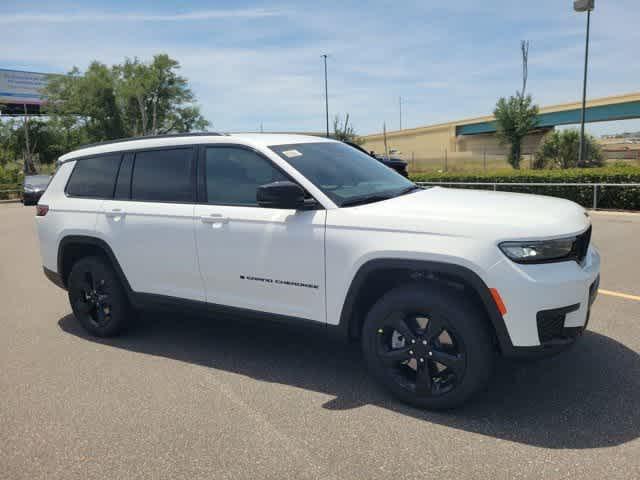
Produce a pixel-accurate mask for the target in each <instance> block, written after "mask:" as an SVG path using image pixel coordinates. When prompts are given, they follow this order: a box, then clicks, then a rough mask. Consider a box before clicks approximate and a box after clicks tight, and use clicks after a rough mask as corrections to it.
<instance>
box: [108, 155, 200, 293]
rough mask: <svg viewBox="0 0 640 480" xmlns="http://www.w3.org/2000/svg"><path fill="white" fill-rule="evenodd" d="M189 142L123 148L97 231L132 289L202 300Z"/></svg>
mask: <svg viewBox="0 0 640 480" xmlns="http://www.w3.org/2000/svg"><path fill="white" fill-rule="evenodd" d="M194 168H195V162H194V149H193V148H192V147H167V148H160V149H153V150H143V151H136V152H130V153H126V154H125V156H124V158H123V161H122V164H121V165H120V170H119V173H118V179H117V183H116V187H115V191H114V198H113V199H111V200H105V201H104V203H103V206H102V212H101V214H100V215H98V221H97V230H98V232H100V234H101V235H102V236H103V238H104V239H105V240H106V241H107V243H108V244H109V245H110V246H111V248H112V250H113V252H114V254H115V256H116V258H117V259H118V261H119V262H120V266H121V267H122V270H123V271H124V273H125V275H126V276H127V279H128V280H129V283H130V284H131V288H132V289H133V290H134V291H136V292H144V293H153V294H158V295H164V296H171V297H179V298H185V299H191V300H204V298H205V297H204V288H203V284H202V279H201V277H200V273H199V270H198V265H197V259H196V245H195V238H194V217H193V214H194V202H195V182H194V179H195V170H194Z"/></svg>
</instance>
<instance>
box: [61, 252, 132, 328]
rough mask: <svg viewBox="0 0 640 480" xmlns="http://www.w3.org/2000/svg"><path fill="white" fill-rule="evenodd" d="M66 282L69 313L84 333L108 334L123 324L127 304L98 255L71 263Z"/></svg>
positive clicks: (118, 284) (119, 288)
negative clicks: (71, 311)
mask: <svg viewBox="0 0 640 480" xmlns="http://www.w3.org/2000/svg"><path fill="white" fill-rule="evenodd" d="M67 283H68V285H67V287H68V291H69V302H70V303H71V308H72V309H73V313H74V315H75V316H76V318H77V319H78V321H79V322H80V323H81V324H82V326H83V327H84V328H85V330H87V332H89V333H90V334H92V335H96V336H99V337H108V336H112V335H117V334H118V333H120V332H121V331H122V330H123V329H124V328H125V327H126V326H127V324H128V323H129V321H130V317H131V313H132V312H131V307H130V306H129V302H128V299H127V297H126V294H125V292H124V289H123V288H122V285H121V284H120V281H119V280H118V277H117V276H116V274H115V272H114V271H113V269H112V268H111V266H110V265H109V264H108V263H107V262H106V261H104V260H103V259H101V258H99V257H85V258H82V259H80V260H79V261H78V262H76V263H75V264H74V265H73V268H72V269H71V273H70V275H69V280H68V282H67Z"/></svg>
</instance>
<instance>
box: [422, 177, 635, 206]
mask: <svg viewBox="0 0 640 480" xmlns="http://www.w3.org/2000/svg"><path fill="white" fill-rule="evenodd" d="M416 185H419V186H429V185H454V186H455V185H482V186H492V187H493V190H494V191H497V190H498V186H510V187H592V188H593V209H594V210H597V208H598V188H599V187H616V188H624V187H636V188H637V187H640V183H562V182H532V183H528V182H440V181H433V182H416Z"/></svg>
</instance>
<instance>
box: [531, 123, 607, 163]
mask: <svg viewBox="0 0 640 480" xmlns="http://www.w3.org/2000/svg"><path fill="white" fill-rule="evenodd" d="M584 140H585V146H584V149H585V158H584V159H583V160H582V165H578V158H579V151H580V132H578V130H575V129H574V130H562V131H558V130H554V131H552V132H549V133H548V134H546V135H545V136H544V138H543V139H542V142H540V145H539V146H538V149H537V150H536V153H535V155H534V163H533V167H534V168H575V167H601V166H603V165H604V154H603V153H602V149H601V148H600V145H598V142H597V141H596V139H595V138H593V137H592V136H591V135H585V137H584Z"/></svg>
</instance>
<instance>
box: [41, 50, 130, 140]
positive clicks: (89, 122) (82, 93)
mask: <svg viewBox="0 0 640 480" xmlns="http://www.w3.org/2000/svg"><path fill="white" fill-rule="evenodd" d="M117 82H118V78H117V75H115V72H114V69H113V68H109V67H107V66H106V65H104V64H102V63H100V62H95V61H94V62H92V63H91V65H89V68H88V69H87V71H86V72H85V73H84V75H80V71H79V70H78V68H76V67H74V68H73V70H71V71H70V72H69V74H68V75H56V76H53V77H52V78H51V79H50V80H49V82H48V84H47V87H46V88H45V91H44V94H45V95H46V96H47V97H48V104H47V109H46V111H47V113H49V115H50V116H51V117H52V118H53V119H55V120H58V121H60V122H63V121H65V122H66V123H67V124H71V123H72V122H71V120H75V121H76V122H78V124H79V125H81V126H82V127H84V128H85V129H86V132H87V136H88V138H89V139H90V141H94V142H99V141H102V140H112V139H116V138H122V137H125V136H127V129H126V128H125V125H124V122H123V118H122V112H121V111H120V109H119V108H118V102H117V99H116V93H115V91H116V85H117Z"/></svg>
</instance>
